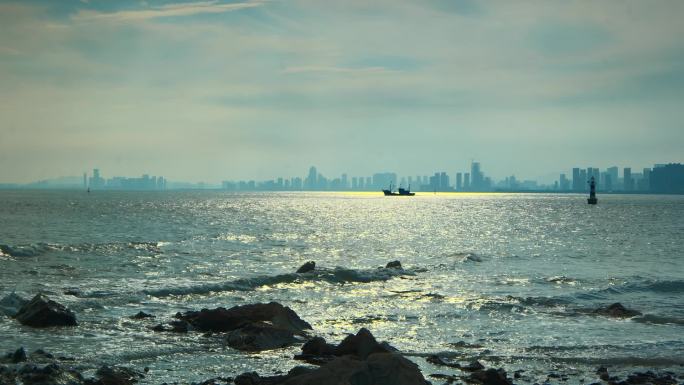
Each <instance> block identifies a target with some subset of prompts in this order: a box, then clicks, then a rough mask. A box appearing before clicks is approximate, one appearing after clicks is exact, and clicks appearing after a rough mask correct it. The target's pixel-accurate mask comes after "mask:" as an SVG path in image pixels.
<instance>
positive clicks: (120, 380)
mask: <svg viewBox="0 0 684 385" xmlns="http://www.w3.org/2000/svg"><path fill="white" fill-rule="evenodd" d="M95 374H96V375H97V379H96V380H89V381H87V383H88V384H89V385H132V384H135V383H136V382H138V380H140V379H141V378H144V377H145V376H144V375H143V374H141V373H139V372H137V371H135V370H133V369H129V368H124V367H115V366H103V367H101V368H100V369H98V370H97V372H96V373H95Z"/></svg>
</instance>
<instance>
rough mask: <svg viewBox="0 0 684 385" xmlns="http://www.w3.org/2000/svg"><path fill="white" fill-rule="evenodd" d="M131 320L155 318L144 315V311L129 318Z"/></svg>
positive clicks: (150, 315)
mask: <svg viewBox="0 0 684 385" xmlns="http://www.w3.org/2000/svg"><path fill="white" fill-rule="evenodd" d="M131 318H132V319H145V318H155V317H154V316H153V315H152V314H149V313H145V312H144V311H139V312H138V313H137V314H134V315H132V316H131Z"/></svg>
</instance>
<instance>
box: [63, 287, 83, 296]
mask: <svg viewBox="0 0 684 385" xmlns="http://www.w3.org/2000/svg"><path fill="white" fill-rule="evenodd" d="M64 295H72V296H74V297H80V296H82V295H83V292H82V291H81V290H80V289H75V288H71V289H66V290H64Z"/></svg>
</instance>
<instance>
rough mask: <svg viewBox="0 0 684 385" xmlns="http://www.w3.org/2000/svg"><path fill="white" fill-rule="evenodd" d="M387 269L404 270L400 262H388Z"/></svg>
mask: <svg viewBox="0 0 684 385" xmlns="http://www.w3.org/2000/svg"><path fill="white" fill-rule="evenodd" d="M385 269H402V267H401V262H399V261H391V262H387V265H385Z"/></svg>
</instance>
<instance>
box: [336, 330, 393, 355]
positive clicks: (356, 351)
mask: <svg viewBox="0 0 684 385" xmlns="http://www.w3.org/2000/svg"><path fill="white" fill-rule="evenodd" d="M392 349H393V348H391V347H389V345H382V344H380V343H378V341H377V340H376V339H375V337H373V334H371V332H370V331H368V329H366V328H361V329H360V330H359V331H358V333H356V335H354V334H350V335H348V336H347V337H346V338H345V339H344V340H342V342H340V344H339V345H337V347H336V348H335V350H334V354H335V355H336V356H344V355H350V354H351V355H354V356H356V357H358V358H359V359H362V360H365V359H366V358H367V357H368V356H369V355H370V354H372V353H390V352H391V351H392ZM394 350H396V349H394Z"/></svg>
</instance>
